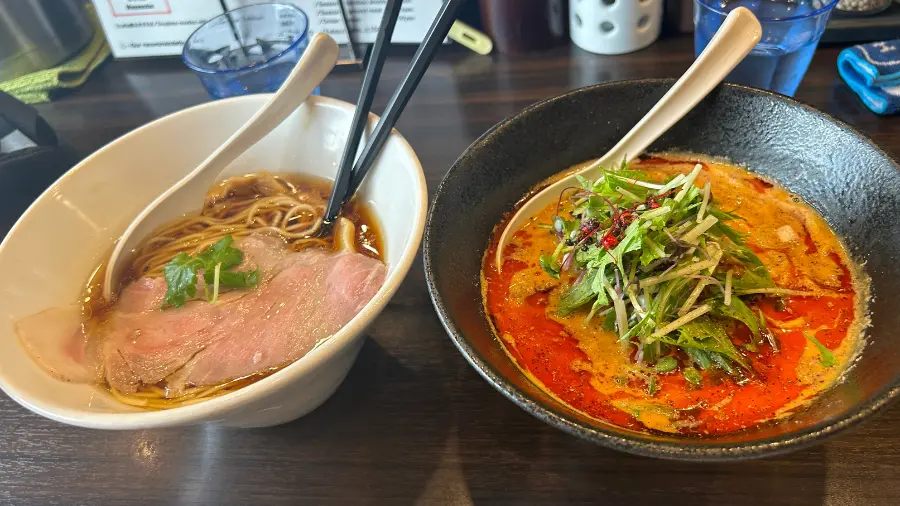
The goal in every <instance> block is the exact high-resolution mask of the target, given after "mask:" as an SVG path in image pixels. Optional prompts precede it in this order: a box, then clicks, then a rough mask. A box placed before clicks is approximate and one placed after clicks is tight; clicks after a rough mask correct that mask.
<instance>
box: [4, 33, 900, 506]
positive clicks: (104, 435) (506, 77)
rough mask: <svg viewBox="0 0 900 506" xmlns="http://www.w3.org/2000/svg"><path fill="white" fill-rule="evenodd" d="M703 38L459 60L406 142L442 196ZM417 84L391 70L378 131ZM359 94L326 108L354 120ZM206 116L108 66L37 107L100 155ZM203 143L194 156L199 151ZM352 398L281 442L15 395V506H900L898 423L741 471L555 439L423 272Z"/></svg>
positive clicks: (861, 118) (154, 80)
mask: <svg viewBox="0 0 900 506" xmlns="http://www.w3.org/2000/svg"><path fill="white" fill-rule="evenodd" d="M837 53H838V49H837V48H820V49H819V51H818V52H817V53H816V55H815V59H814V60H813V63H812V66H811V69H810V71H809V73H808V74H807V76H806V79H805V80H804V82H803V84H802V85H801V87H800V90H799V92H798V93H797V98H799V99H800V100H803V101H805V102H807V103H810V104H812V105H814V106H816V107H818V108H820V109H822V110H824V111H826V112H828V113H830V114H833V115H835V116H837V117H838V118H840V119H842V120H844V121H847V122H849V123H851V124H853V125H856V126H858V127H860V128H861V129H862V130H864V131H865V132H867V133H868V134H869V135H871V136H872V137H873V138H874V139H875V140H876V141H877V142H878V143H879V144H880V145H881V146H883V147H884V148H886V149H887V150H888V151H890V152H892V153H893V154H894V155H895V156H900V142H898V141H900V118H879V117H876V116H875V115H874V114H871V113H870V112H869V111H868V110H866V109H865V108H864V107H863V106H862V105H861V104H860V102H858V101H857V99H856V97H855V96H854V95H853V94H852V93H851V92H850V91H849V89H848V88H847V87H846V86H845V85H844V84H843V83H842V81H841V80H840V79H839V77H838V75H837V72H836V70H835V61H836V58H837ZM692 55H693V52H692V42H691V40H690V39H688V38H678V39H668V40H662V41H659V42H657V43H656V44H654V45H653V46H651V47H650V48H648V49H646V50H643V51H640V52H637V53H634V54H631V55H624V56H615V57H608V56H597V55H592V54H588V53H585V52H583V51H580V50H578V49H574V48H569V47H564V48H559V49H557V50H554V51H551V52H547V53H542V54H537V55H531V56H526V57H506V56H503V55H492V56H489V57H482V56H476V55H474V54H471V53H466V52H463V51H459V50H454V48H447V49H445V50H444V52H443V54H441V55H440V56H439V57H438V59H437V60H436V61H435V62H434V64H433V65H432V67H431V68H430V69H429V71H428V73H427V75H426V76H425V78H424V80H423V81H422V83H421V85H420V86H419V89H418V91H417V93H416V95H415V97H413V99H412V101H411V102H410V104H409V106H408V108H407V110H406V112H405V113H404V114H403V117H402V118H401V120H400V122H399V124H398V129H399V130H400V131H401V132H402V133H403V134H404V135H405V136H406V138H407V139H408V140H409V142H410V144H411V145H412V146H413V148H414V149H415V150H416V152H417V153H418V155H419V158H420V159H421V161H422V165H423V166H424V167H425V173H426V177H427V179H428V185H429V188H430V189H432V190H433V189H434V188H436V186H437V184H438V183H439V181H440V180H441V178H442V177H443V175H444V173H445V172H446V170H447V169H448V168H449V167H450V165H451V164H452V163H453V161H454V160H455V159H456V157H457V156H458V155H459V154H460V153H461V152H462V151H463V150H464V149H465V148H466V147H467V146H468V145H469V144H470V143H471V142H472V141H473V140H475V139H476V138H477V137H478V136H479V135H480V134H481V133H482V132H484V131H485V130H486V129H488V128H489V127H490V126H491V125H493V124H495V123H496V122H498V121H500V120H501V119H503V118H504V117H506V116H508V115H510V114H512V113H514V112H516V111H518V110H520V109H522V108H523V107H525V106H527V105H528V104H531V103H533V102H536V101H538V100H541V99H543V98H545V97H548V96H550V95H554V94H557V93H560V92H563V91H565V90H569V89H572V88H577V87H580V86H585V85H590V84H594V83H598V82H603V81H612V80H620V79H630V78H642V77H667V76H677V75H679V74H681V72H683V71H684V70H685V69H686V68H687V67H688V65H689V64H690V63H691V61H692ZM405 68H406V58H404V57H399V56H398V57H392V58H391V59H390V60H389V62H388V64H387V66H386V68H385V72H384V77H383V79H382V82H383V86H382V89H381V90H380V92H379V94H378V98H377V99H376V102H375V109H374V110H376V111H380V110H381V108H383V106H384V104H385V102H386V101H387V97H388V96H389V94H390V93H391V92H392V91H393V89H394V87H395V86H396V84H397V82H398V80H399V77H400V76H401V75H402V73H403V71H404V70H405ZM358 86H359V75H358V74H353V73H350V74H337V75H334V76H332V77H330V78H329V79H328V80H327V81H326V82H325V83H324V84H323V86H322V93H323V94H325V95H329V96H333V97H337V98H341V99H344V100H351V101H355V97H356V94H357V92H358V91H357V90H358ZM207 100H209V97H208V96H207V95H206V93H205V91H204V90H203V89H202V88H201V86H200V84H199V82H198V81H197V79H196V77H195V76H194V75H192V74H191V73H190V72H189V71H187V70H186V69H185V68H184V67H182V65H181V63H180V62H179V61H173V60H152V61H139V62H109V63H107V64H106V65H104V66H103V67H102V68H101V69H99V71H98V72H97V73H96V74H95V75H94V76H92V77H91V79H90V80H89V82H88V83H87V85H86V86H85V87H84V88H83V89H81V90H78V91H76V92H73V93H71V94H68V95H66V96H64V97H62V98H60V99H58V100H57V101H55V102H53V103H51V104H45V105H41V106H39V109H40V111H41V112H42V113H43V114H44V116H45V117H46V118H47V119H48V120H49V121H50V123H51V124H53V125H54V126H55V127H56V128H57V130H58V132H59V134H60V136H61V137H62V138H64V139H66V140H67V141H68V142H69V143H71V145H72V146H74V147H75V148H76V149H77V150H78V151H79V152H80V153H81V154H82V155H86V154H88V153H90V152H92V151H94V150H95V149H97V148H99V147H101V146H102V145H104V144H106V143H107V142H109V141H111V140H113V139H115V138H116V137H118V136H120V135H122V134H124V133H125V132H127V131H129V130H131V129H133V128H135V127H137V126H139V125H141V124H143V123H146V122H148V121H151V120H153V119H156V118H158V117H160V116H162V115H165V114H168V113H171V112H173V111H177V110H179V109H182V108H185V107H188V106H192V105H195V104H199V103H201V102H205V101H207ZM185 141H186V142H190V139H185ZM369 333H370V336H371V338H370V339H368V340H367V342H366V344H365V346H364V348H363V350H362V353H361V355H360V357H359V360H358V361H357V363H356V364H355V366H354V367H353V369H352V371H351V372H350V375H349V377H348V378H347V380H346V381H345V382H344V384H343V385H342V386H341V387H340V389H339V390H338V392H337V393H336V394H335V395H334V397H333V398H331V399H330V400H329V401H327V402H326V403H325V404H324V405H323V406H322V407H320V408H319V409H318V410H316V411H315V412H313V413H312V414H310V415H308V416H306V417H305V418H302V419H300V420H297V421H295V422H292V423H289V424H287V425H284V426H280V427H275V428H268V429H254V430H232V429H223V428H220V427H217V426H199V427H189V428H179V429H171V430H152V431H151V430H148V431H137V432H101V431H92V430H85V429H78V428H73V427H68V426H64V425H60V424H57V423H55V422H51V421H48V420H44V419H42V418H40V417H39V416H37V415H34V414H31V413H30V412H28V411H26V410H25V409H24V408H22V407H20V406H18V405H17V404H15V403H14V402H13V401H12V400H10V399H8V398H6V397H5V396H2V395H0V502H2V503H4V504H6V503H8V504H16V505H20V504H66V505H68V504H241V505H244V504H297V503H301V502H303V503H311V504H368V503H373V504H375V503H377V504H401V505H402V504H470V503H480V504H491V503H506V504H560V503H602V504H628V505H642V504H665V505H679V504H685V505H692V506H700V505H705V504H716V505H743V504H748V505H753V506H760V505H767V504H790V505H807V504H808V505H818V504H829V505H835V506H843V505H854V504H860V505H866V506H877V505H897V504H900V480H898V479H897V473H898V470H900V405H894V406H893V407H892V408H888V409H887V410H886V411H885V412H883V413H881V414H880V416H878V417H876V418H875V419H873V420H870V421H868V423H865V424H863V425H862V426H860V427H858V428H856V429H855V430H853V431H852V432H848V433H845V434H841V435H840V436H838V437H836V438H835V439H832V440H830V441H829V442H828V443H826V444H822V445H819V446H816V447H813V448H810V449H808V450H804V451H800V452H796V453H792V454H789V455H785V456H780V457H776V458H771V459H767V460H760V461H750V462H742V463H730V464H697V463H677V462H666V461H658V460H652V459H647V458H641V457H635V456H631V455H626V454H622V453H617V452H614V451H611V450H607V449H605V448H601V447H599V446H595V445H593V444H591V443H587V442H584V441H581V440H579V439H576V438H574V437H572V436H569V435H567V434H564V433H561V432H558V431H557V430H555V429H552V428H550V427H549V426H547V425H544V424H543V423H542V422H540V421H538V420H536V419H534V418H532V417H531V416H530V415H528V414H526V413H525V412H524V411H522V410H520V409H519V408H518V407H516V406H515V405H513V404H512V403H511V402H509V401H507V400H506V399H505V398H504V397H503V396H502V395H500V394H499V393H498V392H496V391H495V390H494V389H493V388H492V387H491V386H489V385H488V384H487V383H486V382H485V381H484V380H482V379H481V377H480V376H478V375H477V374H476V373H475V371H474V370H473V369H472V368H471V367H469V365H468V364H467V363H466V362H465V361H464V360H463V358H462V356H461V355H460V354H459V353H458V352H457V350H456V349H455V348H454V347H453V345H452V344H451V342H450V340H449V339H448V338H447V336H446V335H445V333H444V330H443V329H442V327H441V325H440V323H439V322H438V319H437V317H436V316H435V314H434V312H433V310H432V307H431V302H430V300H429V297H428V292H427V291H426V288H425V281H424V274H423V272H422V263H421V259H420V260H419V261H417V262H416V264H415V265H414V266H413V268H412V270H411V271H410V274H409V276H408V278H407V279H406V281H405V282H404V283H403V285H402V287H401V288H400V290H399V292H398V293H397V295H396V296H395V297H394V299H393V300H392V301H391V303H390V304H389V305H388V307H387V309H386V310H385V311H384V313H383V314H382V315H381V316H380V317H379V318H378V319H377V320H376V321H375V322H374V324H373V325H372V326H371V328H370V329H369Z"/></svg>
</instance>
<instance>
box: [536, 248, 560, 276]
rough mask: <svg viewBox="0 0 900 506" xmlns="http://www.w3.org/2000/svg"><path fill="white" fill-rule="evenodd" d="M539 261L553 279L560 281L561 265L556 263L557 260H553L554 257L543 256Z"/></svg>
mask: <svg viewBox="0 0 900 506" xmlns="http://www.w3.org/2000/svg"><path fill="white" fill-rule="evenodd" d="M538 261H539V262H540V264H541V269H544V272H546V273H547V274H549V275H550V277H551V278H554V279H559V264H558V263H556V260H553V257H552V256H550V255H547V254H543V255H541V257H540V259H539V260H538Z"/></svg>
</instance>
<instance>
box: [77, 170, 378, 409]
mask: <svg viewBox="0 0 900 506" xmlns="http://www.w3.org/2000/svg"><path fill="white" fill-rule="evenodd" d="M257 178H259V180H260V181H265V183H260V184H255V183H256V182H257V181H255V180H256V179H257ZM242 180H243V181H242ZM331 186H332V181H331V180H329V179H326V178H321V177H317V176H312V175H307V174H295V173H280V174H279V173H276V174H269V173H267V172H256V173H252V174H247V175H245V176H238V177H235V178H229V179H227V180H225V181H221V182H219V183H217V184H216V185H215V186H214V187H213V188H211V189H210V191H209V192H208V193H207V197H206V202H205V204H204V207H203V209H201V210H200V211H197V212H193V213H188V214H186V215H185V216H183V217H181V218H177V219H175V220H173V221H172V222H170V223H167V224H165V225H163V226H161V227H160V228H159V229H157V230H156V231H154V232H153V233H151V234H150V236H149V237H148V238H147V240H146V241H145V242H144V243H143V244H142V245H141V246H139V247H138V248H137V250H136V252H135V254H134V255H133V257H132V259H131V264H130V266H129V268H128V269H127V270H126V272H125V275H124V276H123V279H122V281H121V284H120V289H119V291H121V289H122V288H124V287H125V286H127V285H128V284H129V283H130V282H132V281H134V280H136V279H138V278H140V277H142V276H145V275H148V274H150V275H151V276H153V277H156V276H157V275H161V273H160V268H159V266H158V265H151V266H148V265H147V260H146V258H142V256H144V257H146V255H147V254H149V253H148V252H155V251H158V250H159V249H160V248H161V247H165V246H166V245H167V244H171V243H177V242H178V241H179V240H180V239H183V238H184V237H185V236H187V235H190V234H193V235H197V236H198V238H197V239H196V240H190V241H188V242H183V243H180V244H179V247H178V248H175V249H173V250H172V251H171V252H169V253H167V254H166V255H164V256H163V257H161V258H168V259H169V260H170V259H171V258H172V257H174V256H175V254H177V252H179V251H184V252H186V253H188V254H196V253H199V252H200V251H202V250H203V249H204V248H206V247H207V246H209V245H210V244H212V243H214V242H216V240H218V238H219V237H217V236H211V235H203V234H202V231H203V230H204V228H203V227H202V226H199V225H193V226H189V227H180V226H178V224H179V223H183V222H185V221H186V220H191V221H192V222H196V218H198V217H215V218H217V219H222V220H227V219H229V218H231V217H232V216H235V215H237V214H238V211H239V209H238V208H240V207H242V206H244V207H245V205H246V203H247V202H252V201H254V200H258V199H261V198H265V197H272V196H278V195H290V196H293V197H296V198H297V199H298V200H299V201H301V202H303V203H304V204H309V205H310V206H311V208H313V210H312V212H309V213H308V216H298V219H299V218H302V219H306V220H307V221H308V222H310V223H312V222H314V221H316V220H319V219H320V218H321V215H322V214H324V206H325V203H327V201H328V197H329V195H330V193H331ZM235 203H240V204H242V206H233V205H232V204H235ZM261 211H265V210H261ZM260 214H262V213H260ZM340 216H341V217H344V218H347V219H348V220H350V222H352V223H353V225H354V232H355V233H354V237H353V245H354V248H355V250H356V251H358V252H359V253H362V254H364V255H366V256H369V257H372V258H375V259H377V260H380V261H382V262H384V246H383V245H384V242H383V239H382V237H383V236H382V233H381V228H380V225H379V223H378V220H377V218H376V215H375V214H374V212H373V210H372V209H371V207H370V206H368V205H367V204H366V203H364V202H361V201H359V200H357V199H353V200H351V201H350V202H348V203H347V204H346V205H345V206H344V208H343V209H342V210H341V213H340ZM275 217H276V216H272V217H270V218H271V219H274V218H275ZM280 218H284V216H283V215H282V216H280ZM269 224H270V223H269ZM258 225H259V226H258V228H256V229H250V230H249V231H248V230H246V229H245V227H240V226H238V225H234V226H231V227H228V226H225V227H224V228H220V229H217V230H216V233H217V234H219V236H224V235H226V234H229V235H233V236H234V237H235V239H237V238H238V237H242V236H247V235H250V234H252V233H260V234H266V235H272V236H279V233H276V232H274V231H272V230H267V229H266V228H267V227H265V226H264V225H267V224H265V223H258ZM176 228H177V229H178V231H177V233H173V234H166V233H165V231H166V230H167V229H176ZM210 228H215V225H211V226H210ZM298 235H301V234H298ZM201 236H202V237H201ZM160 237H164V238H165V239H166V241H164V242H160V241H157V244H151V242H152V241H154V240H157V239H158V238H160ZM281 237H282V239H284V240H285V242H286V243H287V245H288V247H289V248H290V249H291V250H293V251H299V250H302V249H306V248H320V249H325V250H329V251H330V250H334V249H335V234H334V230H332V232H331V233H329V234H328V235H326V236H323V237H321V238H314V239H304V238H302V237H294V238H291V237H284V236H281ZM107 261H108V255H106V256H105V257H104V261H103V263H101V264H100V265H99V266H98V267H97V268H96V269H94V271H93V272H92V273H91V275H90V277H89V278H88V280H87V282H86V283H85V288H84V291H83V292H82V294H81V297H80V299H79V302H80V304H81V308H82V315H83V317H84V325H85V327H86V328H88V329H100V328H101V327H102V326H103V325H105V324H106V322H107V319H108V315H109V313H110V310H111V309H112V308H113V305H112V304H111V303H110V302H108V301H106V300H105V299H103V297H102V291H103V288H102V285H103V278H104V276H105V273H106V267H107ZM167 261H168V260H159V261H156V262H155V263H156V264H159V263H161V262H167ZM91 334H94V335H97V334H98V332H91ZM325 341H327V339H325V340H323V341H320V342H319V343H318V344H317V345H316V347H318V346H319V345H320V344H322V343H323V342H325ZM100 344H101V345H102V343H100ZM288 365H290V363H288V364H284V365H282V366H280V367H275V368H271V369H268V370H266V371H263V372H261V373H257V374H253V375H250V376H246V377H242V378H236V379H233V380H231V381H228V382H225V383H222V384H219V385H213V386H202V387H194V388H191V389H189V390H188V391H186V392H184V393H183V394H182V395H178V396H177V397H170V396H169V393H168V391H167V389H166V385H165V384H164V383H160V384H155V385H140V386H139V387H138V391H137V392H135V393H125V392H120V391H118V390H116V389H115V388H112V387H111V386H110V385H109V384H107V383H105V382H104V383H103V385H102V387H103V388H105V389H106V390H107V391H108V392H110V394H111V395H112V396H113V398H115V399H116V400H117V401H120V402H122V403H125V404H129V405H132V406H136V407H142V408H146V409H167V408H173V407H179V406H185V405H189V404H193V403H196V402H200V401H203V400H206V399H209V398H212V397H215V396H219V395H223V394H226V393H229V392H233V391H236V390H239V389H241V388H243V387H245V386H248V385H250V384H253V383H255V382H257V381H259V380H261V379H263V378H265V377H267V376H270V375H272V374H274V373H275V372H277V371H279V370H281V369H283V368H284V367H286V366H288Z"/></svg>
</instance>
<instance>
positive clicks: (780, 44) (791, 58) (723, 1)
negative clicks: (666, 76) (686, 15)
mask: <svg viewBox="0 0 900 506" xmlns="http://www.w3.org/2000/svg"><path fill="white" fill-rule="evenodd" d="M837 3H838V0H694V52H695V53H696V54H697V55H699V54H700V52H701V51H703V49H704V48H705V47H706V45H707V44H709V41H710V39H712V37H713V35H715V33H716V30H718V29H719V26H721V25H722V22H723V21H725V16H727V15H728V13H729V12H731V11H732V10H733V9H735V8H737V7H746V8H747V9H750V10H751V11H753V13H754V14H755V15H756V17H757V19H759V22H760V24H761V25H762V29H763V34H762V39H761V40H760V42H759V44H757V45H756V47H755V48H753V51H751V52H750V54H749V55H747V57H746V58H745V59H744V61H743V62H741V63H740V65H738V66H737V67H736V68H735V69H734V70H733V71H732V72H731V74H729V75H728V77H727V78H726V80H727V81H731V82H734V83H740V84H746V85H748V86H755V87H757V88H765V89H767V90H772V91H775V92H778V93H781V94H784V95H788V96H793V95H794V93H795V92H796V91H797V86H799V85H800V81H801V80H802V79H803V75H804V74H806V69H807V67H809V62H810V60H812V57H813V53H815V52H816V46H817V45H818V44H819V39H820V38H822V32H824V31H825V25H826V24H828V18H829V17H830V16H831V11H832V10H833V9H834V6H835V5H837Z"/></svg>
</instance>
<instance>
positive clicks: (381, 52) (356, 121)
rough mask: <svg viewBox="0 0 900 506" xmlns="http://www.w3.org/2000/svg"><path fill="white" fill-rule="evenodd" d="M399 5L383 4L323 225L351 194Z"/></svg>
mask: <svg viewBox="0 0 900 506" xmlns="http://www.w3.org/2000/svg"><path fill="white" fill-rule="evenodd" d="M339 3H340V2H339ZM402 5H403V0H388V1H387V4H386V5H385V6H384V14H383V15H382V16H381V26H380V27H379V28H378V36H377V37H376V39H375V47H374V49H373V50H372V57H371V58H370V60H369V65H368V67H367V68H366V73H365V76H364V77H363V83H362V89H361V90H360V92H359V101H358V102H357V103H356V112H354V113H353V121H352V122H351V123H350V135H349V136H348V137H347V144H346V145H345V146H344V154H343V155H342V156H341V164H340V165H339V166H338V172H337V176H335V178H334V187H333V188H332V189H331V196H330V197H329V198H328V205H327V206H326V207H325V220H324V221H325V223H327V224H331V223H332V222H333V221H334V219H335V218H337V215H338V213H339V212H340V210H341V206H343V205H344V202H345V201H346V199H347V197H348V196H349V195H353V193H352V192H351V193H348V188H349V185H350V180H351V176H352V173H353V162H354V161H355V160H356V152H357V150H358V148H359V140H360V139H361V138H362V134H363V131H364V130H365V129H366V125H367V124H368V120H369V110H370V109H371V108H372V100H373V99H374V98H375V88H376V86H377V85H378V79H379V78H380V77H381V69H382V67H384V60H385V58H386V57H387V48H388V46H390V44H391V37H392V36H393V34H394V26H396V24H397V18H398V17H399V16H400V7H401V6H402ZM348 34H349V31H348ZM351 41H352V39H351ZM351 44H352V42H351Z"/></svg>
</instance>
